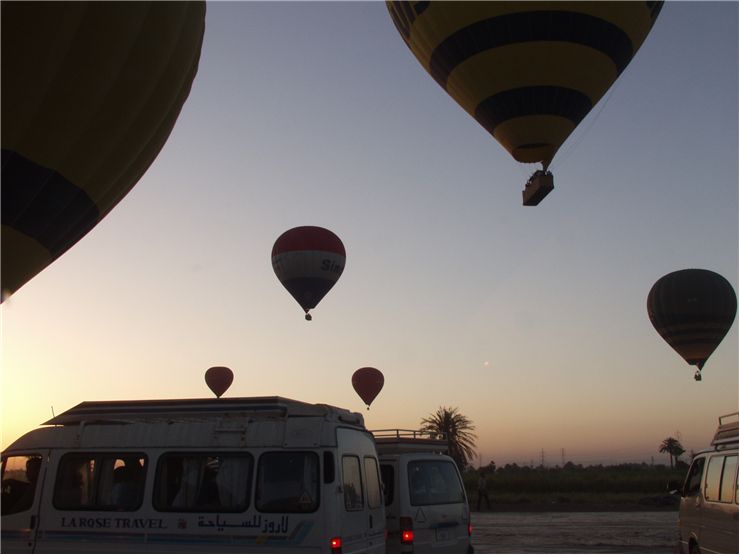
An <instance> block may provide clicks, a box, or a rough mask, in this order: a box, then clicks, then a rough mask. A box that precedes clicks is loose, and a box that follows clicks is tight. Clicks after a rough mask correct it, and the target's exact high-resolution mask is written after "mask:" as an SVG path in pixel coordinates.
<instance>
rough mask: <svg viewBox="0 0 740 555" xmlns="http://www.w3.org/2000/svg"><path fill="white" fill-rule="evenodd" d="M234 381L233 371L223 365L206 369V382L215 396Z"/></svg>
mask: <svg viewBox="0 0 740 555" xmlns="http://www.w3.org/2000/svg"><path fill="white" fill-rule="evenodd" d="M233 381H234V373H233V372H232V371H231V370H230V369H229V368H226V367H225V366H213V367H211V368H209V369H208V370H206V384H207V385H208V387H209V388H211V391H213V393H214V395H216V397H221V395H223V394H224V393H226V390H227V389H229V387H230V386H231V382H233Z"/></svg>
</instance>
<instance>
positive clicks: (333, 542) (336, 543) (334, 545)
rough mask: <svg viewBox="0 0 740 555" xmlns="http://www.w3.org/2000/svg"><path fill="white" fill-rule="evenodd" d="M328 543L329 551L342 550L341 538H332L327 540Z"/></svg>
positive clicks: (338, 551)
mask: <svg viewBox="0 0 740 555" xmlns="http://www.w3.org/2000/svg"><path fill="white" fill-rule="evenodd" d="M329 545H330V546H331V552H332V553H341V552H342V538H332V539H330V540H329Z"/></svg>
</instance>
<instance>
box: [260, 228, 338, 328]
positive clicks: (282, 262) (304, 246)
mask: <svg viewBox="0 0 740 555" xmlns="http://www.w3.org/2000/svg"><path fill="white" fill-rule="evenodd" d="M345 260H346V253H345V250H344V244H342V240H341V239H340V238H339V237H337V236H336V235H335V234H334V233H332V232H331V231H329V230H328V229H324V228H323V227H316V226H301V227H294V228H293V229H289V230H288V231H286V232H285V233H283V234H282V235H281V236H280V237H278V238H277V241H275V245H274V246H273V247H272V269H273V270H274V271H275V275H276V276H277V277H278V279H279V280H280V283H282V284H283V287H285V288H286V289H287V290H288V292H289V293H290V294H291V295H293V298H294V299H295V300H296V301H298V304H299V305H301V308H303V311H304V312H305V313H306V320H311V315H310V314H309V313H308V311H309V310H311V309H312V308H316V305H317V304H319V301H321V299H323V298H324V295H326V294H327V293H328V292H329V290H330V289H331V288H332V287H334V284H335V283H336V282H337V280H338V279H339V276H341V275H342V272H343V271H344V264H345Z"/></svg>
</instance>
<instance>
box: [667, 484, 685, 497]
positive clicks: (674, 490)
mask: <svg viewBox="0 0 740 555" xmlns="http://www.w3.org/2000/svg"><path fill="white" fill-rule="evenodd" d="M668 493H670V494H671V495H675V494H681V497H683V493H682V492H681V484H680V483H679V482H678V480H668Z"/></svg>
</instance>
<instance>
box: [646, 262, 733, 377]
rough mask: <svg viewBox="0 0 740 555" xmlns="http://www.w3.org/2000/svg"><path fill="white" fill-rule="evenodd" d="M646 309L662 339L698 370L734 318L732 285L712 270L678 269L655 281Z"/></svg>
mask: <svg viewBox="0 0 740 555" xmlns="http://www.w3.org/2000/svg"><path fill="white" fill-rule="evenodd" d="M647 310H648V316H649V317H650V321H651V322H652V324H653V326H654V327H655V329H656V330H657V332H658V333H659V334H660V335H661V336H662V337H663V339H664V340H665V341H666V342H667V343H668V344H669V345H670V346H671V347H673V349H675V351H676V352H677V353H678V354H679V355H681V356H682V357H683V359H684V360H685V361H686V362H687V363H689V364H693V365H695V366H697V367H698V368H699V369H700V370H701V368H702V367H703V366H704V363H705V362H706V361H707V359H708V358H709V356H710V355H711V354H712V353H713V352H714V350H715V349H716V348H717V346H718V345H719V344H720V342H721V341H722V339H723V338H724V336H725V335H726V334H727V332H728V331H729V329H730V327H731V326H732V322H733V321H734V320H735V314H736V312H737V297H736V295H735V290H734V289H733V288H732V285H730V283H729V282H728V281H727V280H726V279H725V278H724V277H722V276H721V275H719V274H717V273H715V272H711V271H709V270H699V269H688V270H679V271H677V272H672V273H670V274H667V275H665V276H663V277H662V278H660V279H659V280H658V281H657V282H655V285H653V287H652V289H650V293H649V294H648V298H647Z"/></svg>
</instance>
